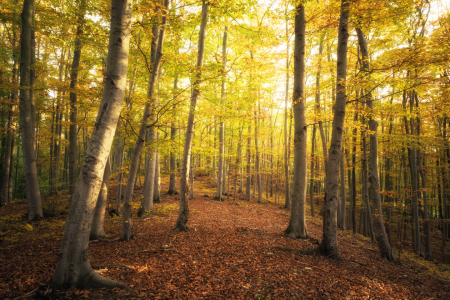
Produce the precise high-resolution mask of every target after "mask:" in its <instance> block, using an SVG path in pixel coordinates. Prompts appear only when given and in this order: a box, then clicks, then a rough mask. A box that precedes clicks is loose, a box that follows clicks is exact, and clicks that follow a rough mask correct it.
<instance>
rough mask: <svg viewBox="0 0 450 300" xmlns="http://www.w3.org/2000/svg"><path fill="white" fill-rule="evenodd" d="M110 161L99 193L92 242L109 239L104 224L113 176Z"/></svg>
mask: <svg viewBox="0 0 450 300" xmlns="http://www.w3.org/2000/svg"><path fill="white" fill-rule="evenodd" d="M110 160H111V159H110V158H109V157H108V158H107V159H106V166H105V171H104V172H103V182H102V187H101V189H100V192H99V193H98V198H97V204H96V205H95V209H94V216H93V217H92V225H91V233H90V234H89V240H91V241H92V240H98V239H106V238H108V236H107V235H106V233H105V229H104V227H103V222H104V220H105V209H106V204H107V202H108V187H109V175H111V163H110Z"/></svg>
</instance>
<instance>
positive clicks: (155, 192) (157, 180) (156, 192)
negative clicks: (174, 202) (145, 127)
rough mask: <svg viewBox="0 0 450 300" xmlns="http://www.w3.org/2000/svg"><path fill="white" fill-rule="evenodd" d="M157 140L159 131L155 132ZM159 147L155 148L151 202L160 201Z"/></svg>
mask: <svg viewBox="0 0 450 300" xmlns="http://www.w3.org/2000/svg"><path fill="white" fill-rule="evenodd" d="M158 140H159V132H157V133H156V141H158ZM159 157H160V156H159V149H158V147H156V149H155V183H154V184H153V202H154V203H161V177H160V176H161V165H160V161H159Z"/></svg>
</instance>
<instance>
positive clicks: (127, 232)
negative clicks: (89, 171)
mask: <svg viewBox="0 0 450 300" xmlns="http://www.w3.org/2000/svg"><path fill="white" fill-rule="evenodd" d="M168 5H169V1H168V0H165V1H164V6H165V8H166V9H168ZM165 25H166V16H163V18H162V21H161V29H160V33H159V36H158V49H157V52H156V58H155V61H154V64H153V66H152V68H151V72H152V73H151V77H150V82H149V85H148V92H147V103H146V104H145V108H144V114H143V116H142V122H141V126H140V128H139V134H138V137H137V139H136V144H135V146H134V149H133V155H132V156H131V159H130V169H129V171H128V179H127V185H126V189H125V197H124V204H123V214H122V235H121V237H120V240H121V241H129V240H130V239H132V238H134V235H133V233H132V228H131V201H132V199H133V194H134V181H135V179H136V173H137V169H138V165H139V160H140V158H141V153H142V148H143V146H144V142H145V136H146V133H147V128H148V126H149V125H148V122H149V121H150V120H151V117H152V114H153V111H152V108H154V107H152V103H153V101H154V100H153V96H154V95H153V94H154V91H155V87H156V81H157V78H158V74H159V67H160V64H161V58H162V55H163V52H162V51H163V43H164V32H165ZM153 125H154V124H150V126H153ZM150 171H152V170H150ZM154 171H155V165H154V164H153V173H154ZM152 180H154V177H153V178H152ZM149 183H150V184H151V186H153V183H154V182H149ZM144 185H145V183H144ZM149 193H150V194H149V196H150V199H151V200H153V190H152V189H150V191H149ZM147 204H148V206H147ZM149 205H150V203H141V207H142V209H143V210H145V211H147V210H149V209H150V206H149Z"/></svg>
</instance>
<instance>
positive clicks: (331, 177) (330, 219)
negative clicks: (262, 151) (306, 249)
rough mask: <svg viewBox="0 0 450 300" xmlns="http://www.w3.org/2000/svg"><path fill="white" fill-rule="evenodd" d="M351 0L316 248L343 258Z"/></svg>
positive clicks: (344, 21)
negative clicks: (341, 201)
mask: <svg viewBox="0 0 450 300" xmlns="http://www.w3.org/2000/svg"><path fill="white" fill-rule="evenodd" d="M349 10H350V1H348V0H342V1H341V15H340V19H339V31H338V49H337V81H336V103H335V104H334V119H333V124H332V132H331V141H330V149H329V152H328V161H327V168H326V180H327V181H326V185H325V188H326V190H325V204H324V211H323V234H322V242H321V243H320V245H319V247H318V248H317V249H315V250H314V251H315V252H319V253H322V254H323V255H326V256H330V257H331V258H334V259H336V260H339V259H340V258H339V248H338V241H337V204H338V203H337V202H338V193H339V164H340V160H341V157H342V155H341V151H342V135H343V133H344V120H345V106H346V102H347V93H346V78H347V41H348V36H349V34H348V22H349V14H350V13H349Z"/></svg>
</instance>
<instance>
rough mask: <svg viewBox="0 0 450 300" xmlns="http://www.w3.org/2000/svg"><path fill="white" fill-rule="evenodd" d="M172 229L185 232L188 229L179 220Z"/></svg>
mask: <svg viewBox="0 0 450 300" xmlns="http://www.w3.org/2000/svg"><path fill="white" fill-rule="evenodd" d="M173 231H175V232H187V231H189V227H187V225H185V224H182V223H181V222H177V225H176V226H175V228H174V229H173Z"/></svg>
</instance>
